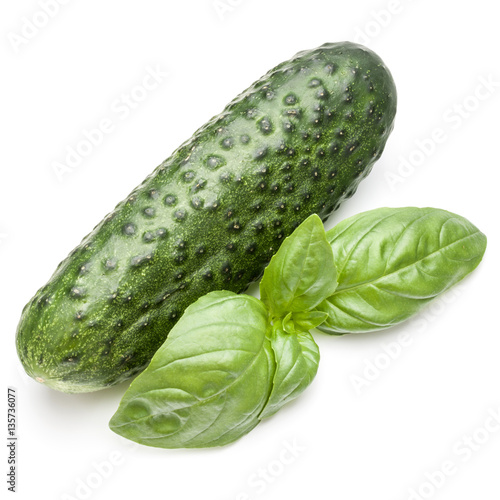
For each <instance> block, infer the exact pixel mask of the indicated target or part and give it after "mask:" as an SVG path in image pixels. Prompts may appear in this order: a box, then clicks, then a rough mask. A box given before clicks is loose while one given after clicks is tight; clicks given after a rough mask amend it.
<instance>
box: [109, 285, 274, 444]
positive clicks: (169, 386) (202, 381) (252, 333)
mask: <svg viewBox="0 0 500 500" xmlns="http://www.w3.org/2000/svg"><path fill="white" fill-rule="evenodd" d="M267 320H268V311H267V310H266V308H265V307H264V305H263V304H262V302H261V301H259V300H258V299H256V298H255V297H251V296H248V295H236V294H234V293H232V292H227V291H217V292H212V293H209V294H207V295H205V296H203V297H201V298H200V299H198V300H197V301H196V302H195V303H193V304H192V305H190V306H189V307H188V308H187V309H186V311H185V313H184V314H183V316H182V317H181V319H180V320H179V321H178V323H177V324H176V325H175V326H174V328H173V329H172V330H171V331H170V333H169V336H168V338H167V340H166V341H165V343H164V344H163V345H162V346H161V347H160V349H159V350H158V351H157V352H156V354H155V355H154V357H153V359H152V361H151V363H150V365H149V366H148V368H147V369H146V370H145V371H144V372H143V373H142V374H141V375H139V376H138V377H137V378H136V379H135V380H134V381H133V382H132V384H131V385H130V387H129V389H128V390H127V392H126V393H125V395H124V396H123V399H122V401H121V403H120V406H119V408H118V410H117V412H116V413H115V415H114V416H113V417H112V419H111V421H110V428H111V429H112V430H113V431H114V432H116V433H117V434H120V435H121V436H124V437H126V438H128V439H131V440H132V441H136V442H137V443H141V444H145V445H149V446H156V447H161V448H179V447H183V448H195V447H207V446H218V445H223V444H227V443H230V442H232V441H234V440H236V439H238V438H239V437H241V436H242V435H244V434H246V433H247V432H249V431H250V430H251V429H252V428H253V427H255V426H256V425H257V424H258V422H259V419H258V416H259V414H260V412H261V411H262V409H263V407H264V405H265V404H266V402H267V400H268V397H269V394H270V391H271V383H272V379H273V374H274V369H275V361H274V354H273V351H272V348H271V343H270V340H269V338H268V337H267V335H266V329H267V328H268V322H267Z"/></svg>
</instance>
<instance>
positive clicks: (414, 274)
mask: <svg viewBox="0 0 500 500" xmlns="http://www.w3.org/2000/svg"><path fill="white" fill-rule="evenodd" d="M327 238H328V241H329V242H330V244H331V246H332V250H333V254H334V260H335V264H336V266H337V272H338V277H337V278H338V282H339V285H338V287H337V289H336V290H335V292H334V293H333V294H332V295H331V296H330V297H328V298H327V299H326V300H325V301H324V302H322V303H321V304H320V305H319V306H318V308H317V309H318V310H320V311H323V312H327V313H328V319H327V320H326V321H325V322H324V323H323V324H322V325H320V326H319V327H318V328H319V329H320V330H322V331H324V332H326V333H331V334H343V333H351V332H367V331H373V330H380V329H383V328H387V327H389V326H392V325H395V324H398V323H400V322H402V321H404V320H406V319H407V318H409V317H410V316H412V315H413V314H415V313H416V312H417V311H419V310H420V309H421V308H422V307H423V306H425V305H426V304H427V303H428V302H429V301H431V300H432V299H433V298H434V297H436V296H437V295H439V294H440V293H442V292H444V291H445V290H447V289H448V288H450V287H451V286H452V285H454V284H455V283H457V282H458V281H460V280H461V279H462V278H464V277H465V276H466V275H467V274H469V273H470V272H471V271H473V270H474V269H475V268H476V266H477V265H478V264H479V262H480V261H481V259H482V257H483V254H484V251H485V249H486V236H485V235H484V234H483V233H481V232H480V231H479V230H478V229H477V228H476V227H475V226H474V225H473V224H471V223H470V222H469V221H468V220H466V219H464V218H463V217H460V216H459V215H455V214H452V213H450V212H446V211H444V210H439V209H436V208H414V207H408V208H379V209H376V210H371V211H368V212H364V213H361V214H359V215H356V216H354V217H350V218H348V219H346V220H344V221H342V222H341V223H340V224H338V225H337V226H335V227H334V228H333V229H331V230H330V231H328V233H327Z"/></svg>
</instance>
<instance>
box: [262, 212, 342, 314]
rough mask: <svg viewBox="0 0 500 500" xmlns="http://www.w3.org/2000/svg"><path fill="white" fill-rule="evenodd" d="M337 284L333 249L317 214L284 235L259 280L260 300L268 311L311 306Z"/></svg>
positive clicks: (301, 309) (287, 311)
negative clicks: (285, 236) (289, 234)
mask: <svg viewBox="0 0 500 500" xmlns="http://www.w3.org/2000/svg"><path fill="white" fill-rule="evenodd" d="M336 286H337V282H336V270H335V266H334V263H333V255H332V249H331V248H330V245H329V244H328V241H327V240H326V235H325V229H324V227H323V224H322V223H321V219H320V218H319V217H318V216H317V215H312V216H310V217H308V218H307V219H306V220H305V221H304V222H303V223H302V224H301V225H300V226H299V227H297V229H295V231H294V232H293V233H292V234H291V236H289V237H288V238H286V239H285V241H284V242H283V243H282V245H281V247H280V249H279V250H278V252H277V253H276V255H274V257H273V258H272V259H271V262H270V263H269V265H268V266H267V268H266V270H265V271H264V276H263V278H262V281H261V283H260V297H261V300H262V301H263V302H264V303H265V304H266V305H267V306H268V308H269V309H270V311H271V314H272V315H274V316H277V317H283V316H285V315H286V314H287V313H289V312H298V311H305V310H308V309H312V308H313V307H315V306H317V305H318V304H319V303H320V302H321V301H323V300H324V299H325V298H326V297H328V296H329V295H331V294H332V293H333V292H334V290H335V288H336Z"/></svg>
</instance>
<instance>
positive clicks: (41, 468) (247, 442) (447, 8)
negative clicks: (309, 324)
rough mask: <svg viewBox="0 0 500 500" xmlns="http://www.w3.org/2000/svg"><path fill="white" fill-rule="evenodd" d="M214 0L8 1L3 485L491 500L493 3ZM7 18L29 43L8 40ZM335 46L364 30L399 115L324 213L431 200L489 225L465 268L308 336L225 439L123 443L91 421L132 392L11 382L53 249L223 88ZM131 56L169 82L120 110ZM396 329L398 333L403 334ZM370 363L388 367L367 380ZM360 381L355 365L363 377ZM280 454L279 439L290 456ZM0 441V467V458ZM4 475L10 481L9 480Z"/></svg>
mask: <svg viewBox="0 0 500 500" xmlns="http://www.w3.org/2000/svg"><path fill="white" fill-rule="evenodd" d="M58 5H59V4H58ZM218 5H219V9H217V8H216V6H215V5H214V2H213V1H212V0H196V1H194V0H192V1H186V2H181V1H180V0H177V1H173V2H167V1H165V0H144V1H141V2H139V1H129V0H107V1H98V0H85V1H83V0H81V1H77V0H73V1H71V0H70V1H68V0H66V5H59V10H58V12H57V13H54V14H53V17H51V18H50V19H49V20H48V22H47V23H46V25H45V26H43V27H39V28H37V27H35V29H34V30H33V28H32V29H31V32H29V28H26V23H27V21H26V20H25V19H24V18H26V19H27V20H28V21H30V20H34V19H36V21H37V23H38V24H43V21H44V19H43V15H40V12H41V8H40V5H39V3H38V2H37V1H35V0H18V1H16V2H2V7H1V13H0V19H1V40H2V42H1V44H0V53H1V58H2V59H1V60H2V77H1V80H0V87H1V89H0V99H1V107H0V109H1V117H2V119H1V127H2V128H1V139H2V147H1V151H0V155H1V160H0V175H1V181H0V182H1V183H0V186H1V193H0V203H1V210H0V234H1V246H0V266H1V273H2V274H1V280H0V287H1V292H0V293H1V296H0V304H1V308H2V309H1V312H2V313H1V323H0V324H1V330H2V331H1V339H2V340H1V342H2V349H1V352H2V362H1V365H2V368H3V369H5V371H6V375H5V377H4V387H5V392H4V396H3V397H2V398H1V399H2V402H1V403H0V404H1V405H2V406H1V407H2V408H3V411H0V413H2V414H4V417H3V419H0V427H1V428H2V429H3V430H2V431H1V432H0V435H6V427H7V424H6V409H7V401H6V387H7V386H13V387H16V388H17V392H18V435H19V441H18V449H17V452H18V461H19V462H18V471H19V473H18V492H17V498H20V499H23V500H24V499H30V500H31V499H35V498H36V499H38V500H45V499H56V500H64V499H65V500H68V499H76V498H78V499H81V498H89V499H110V498H122V499H136V498H155V499H157V498H160V499H170V498H175V499H195V498H204V499H207V500H236V499H239V500H243V499H259V500H265V499H273V500H276V499H278V500H279V499H287V500H295V499H304V498H316V499H330V498H331V499H334V498H335V499H336V498H339V499H340V498H341V499H349V500H351V499H353V500H364V499H367V498H369V499H370V500H406V499H410V498H412V499H413V500H415V499H417V500H418V499H419V498H435V499H440V500H448V499H450V500H469V499H471V498H481V499H484V500H489V499H496V500H498V499H499V498H500V479H499V474H498V471H499V465H500V428H499V426H498V425H497V426H496V427H491V426H490V427H489V429H490V430H489V431H488V430H485V427H484V426H485V424H486V423H488V422H490V421H489V420H488V418H489V415H490V414H492V413H494V412H496V414H497V415H498V414H499V412H500V395H499V387H498V386H499V382H500V362H499V352H500V337H499V334H500V332H499V327H498V320H497V317H498V312H499V309H500V306H499V294H498V285H497V283H498V282H499V280H500V273H499V264H498V255H499V253H500V252H499V245H500V242H499V231H498V227H499V223H498V220H499V219H498V215H499V213H498V212H499V211H498V197H499V195H498V189H499V187H498V186H499V184H498V178H499V176H498V170H499V166H500V165H499V160H498V158H499V156H498V146H499V144H498V143H499V136H500V135H499V132H500V130H499V128H500V127H499V116H500V106H499V103H500V58H499V49H500V35H499V30H498V19H499V12H498V10H497V11H496V12H495V9H496V6H495V3H494V2H491V1H490V0H476V1H474V2H456V1H453V0H441V1H439V2H436V1H434V2H433V1H431V0H413V1H410V0H399V1H397V0H363V1H357V2H333V1H326V0H322V1H320V0H307V1H300V2H299V1H296V0H293V1H292V0H287V1H285V0H280V1H270V0H239V1H238V0H222V1H220V2H219V3H218ZM37 16H38V17H37ZM27 30H28V31H27ZM23 32H24V33H25V34H26V33H28V32H29V33H28V34H29V36H30V37H31V38H29V39H28V38H24V41H23V38H21V37H23ZM341 40H352V41H358V42H363V43H364V44H365V45H368V46H369V47H370V48H372V49H373V50H375V51H376V52H377V53H378V54H379V55H380V56H381V57H382V58H383V59H384V61H385V63H386V64H387V66H388V67H389V68H390V69H391V71H392V73H393V76H394V79H395V81H396V85H397V88H398V95H399V107H398V114H397V120H396V127H395V130H394V132H393V134H392V136H391V138H390V139H389V142H388V144H387V148H386V151H385V153H384V155H383V157H382V159H381V160H380V161H379V162H378V163H377V164H376V166H375V167H374V170H373V172H372V174H371V175H370V176H369V177H368V178H367V179H366V180H364V181H363V183H362V184H361V186H360V188H359V190H358V192H357V193H356V195H355V196H354V197H353V198H352V199H351V200H349V201H348V202H346V203H345V204H344V205H343V206H342V208H341V209H340V210H339V211H338V212H337V213H335V214H334V216H333V217H332V218H331V219H330V221H329V223H328V227H331V226H332V225H333V224H334V223H335V222H336V221H340V220H342V219H343V218H345V217H347V216H350V215H353V214H356V213H358V212H361V211H363V210H368V209H372V208H376V207H380V206H394V207H396V206H408V205H416V206H434V207H439V208H444V209H447V210H450V211H453V212H456V213H459V214H461V215H463V216H465V217H467V218H468V219H469V220H471V221H472V222H473V223H474V224H476V225H477V226H478V227H479V228H480V229H481V230H482V231H483V232H484V233H485V234H486V235H487V236H488V249H487V251H486V255H485V258H484V260H483V262H482V263H481V265H480V266H479V268H478V269H477V270H476V271H475V272H474V273H473V274H472V275H471V276H469V277H468V278H467V279H466V280H464V281H463V283H461V284H460V285H459V286H458V287H457V288H456V289H455V290H453V291H451V292H449V294H448V295H447V296H446V297H445V298H444V299H438V301H437V302H436V303H435V304H434V305H433V306H431V307H429V308H428V309H426V310H425V312H424V313H422V314H420V315H419V316H418V318H417V319H415V320H414V321H411V322H409V323H406V324H405V325H403V326H400V327H397V328H393V329H391V330H387V331H385V332H382V333H377V334H365V335H358V336H346V337H340V338H335V337H328V336H326V335H316V340H317V342H318V344H319V347H320V349H321V355H322V359H321V364H320V369H319V372H318V375H317V378H316V380H315V381H314V383H313V385H312V386H311V387H310V388H309V390H308V391H307V392H306V393H304V394H303V395H302V396H301V397H300V398H299V399H298V400H297V401H296V402H294V403H293V404H291V405H289V406H288V407H286V408H285V409H283V410H282V411H281V412H280V413H278V414H277V415H276V416H274V417H273V418H272V419H270V420H269V421H266V422H264V423H263V424H261V425H259V426H258V427H257V428H256V429H255V430H254V431H252V432H251V433H250V434H249V435H247V436H246V437H244V438H243V439H241V440H240V441H238V442H236V443H235V444H233V445H230V446H227V447H225V448H220V449H212V450H194V451H186V450H174V451H169V450H161V449H153V448H151V449H150V448H146V447H141V446H138V445H136V446H130V445H128V444H127V441H126V440H124V439H122V438H120V437H118V436H116V435H115V434H113V433H112V432H111V431H110V430H109V429H108V427H107V424H108V420H109V418H110V417H111V415H112V414H113V413H114V411H115V409H116V407H117V405H118V402H119V400H120V397H121V395H122V394H123V392H124V391H125V389H126V384H125V385H121V386H119V387H115V388H112V389H110V390H106V391H101V392H99V393H93V394H83V395H66V394H62V393H57V392H55V391H52V390H51V389H48V388H46V387H43V386H42V385H40V384H37V383H36V382H34V381H32V380H31V379H30V378H28V377H27V376H26V375H24V373H23V371H22V368H21V367H20V364H19V362H18V360H17V356H16V352H15V345H14V337H15V329H16V325H17V322H18V320H19V316H20V313H21V309H22V307H23V305H24V304H25V303H26V302H27V301H28V300H29V299H30V297H31V296H32V295H33V294H34V293H35V291H36V290H37V289H38V288H39V287H40V286H41V285H43V284H44V283H45V282H46V280H47V279H48V278H49V277H50V275H51V273H52V272H53V270H54V269H55V267H56V265H57V264H58V263H59V261H60V260H62V259H63V258H64V257H65V256H66V255H67V253H68V252H69V251H70V250H71V249H72V248H73V247H74V246H75V245H76V244H78V243H79V241H80V239H81V238H82V237H83V236H84V235H85V234H87V233H88V232H89V231H90V230H91V229H92V227H93V226H94V225H95V224H96V223H97V222H99V220H100V219H101V218H102V217H103V216H104V215H105V214H106V213H108V212H109V211H110V210H112V209H113V207H114V206H115V205H116V203H117V202H118V201H120V200H121V199H122V198H123V197H125V196H126V195H127V194H128V193H129V192H130V191H131V190H132V188H133V187H135V186H136V185H137V184H138V183H139V182H141V181H142V180H143V178H145V177H146V175H148V174H149V173H150V172H151V171H152V169H153V168H154V167H155V166H156V165H157V164H159V163H160V162H161V161H162V160H163V159H164V158H166V157H167V156H168V155H169V154H170V153H171V152H172V151H173V150H174V149H175V148H176V147H177V146H178V145H179V144H180V143H181V142H183V141H184V140H186V139H187V138H189V137H190V135H191V134H192V133H193V132H194V130H195V129H197V128H198V127H199V126H200V125H202V124H203V123H204V122H205V121H206V120H208V119H209V118H210V117H212V116H213V115H215V114H217V113H219V112H220V111H221V110H222V109H223V107H224V106H225V104H226V103H227V102H228V101H229V100H231V99H232V98H233V97H234V96H235V95H236V94H238V93H239V92H240V91H242V90H243V89H245V88H246V87H247V86H248V85H250V84H251V83H252V82H253V81H254V80H256V79H257V78H258V77H260V76H261V75H262V74H264V73H265V72H266V71H267V70H268V69H270V68H271V67H273V66H274V65H276V64H277V63H279V62H281V61H282V60H285V59H288V58H290V57H291V56H293V55H294V54H295V53H296V52H297V51H299V50H303V49H309V48H314V47H316V46H318V45H320V44H322V43H324V42H334V41H341ZM147 67H151V68H155V67H159V68H160V69H161V71H164V72H168V76H166V77H163V79H162V82H161V83H160V84H158V86H157V88H156V89H154V90H150V91H148V92H147V95H146V96H145V98H144V100H143V101H142V102H140V103H139V104H137V106H136V107H135V109H133V110H130V114H128V115H127V116H125V114H126V111H125V110H123V109H122V111H121V112H120V113H119V112H118V111H117V108H116V99H120V98H121V95H122V94H123V93H130V92H131V90H132V89H134V87H136V86H137V85H138V84H140V83H141V81H142V79H143V78H144V76H145V75H146V72H147V69H146V68H147ZM488 80H489V81H490V84H488V85H489V86H490V87H491V88H490V89H489V90H488V89H487V87H485V85H484V81H488ZM482 82H483V83H482ZM476 93H477V94H478V96H480V99H478V98H477V97H476V96H475V94H476ZM105 118H108V119H110V120H111V121H112V123H113V125H114V128H113V131H112V132H110V133H109V134H106V136H105V138H104V140H103V142H102V144H101V145H99V146H97V147H95V148H94V150H93V151H92V152H91V154H89V155H88V156H87V157H86V158H85V159H84V160H83V161H82V162H81V164H80V165H78V166H77V167H75V168H74V169H73V171H71V172H67V173H65V174H64V175H62V177H61V178H60V179H58V177H57V176H56V174H55V172H54V170H53V164H54V162H58V161H59V162H62V161H64V157H65V154H66V150H67V147H68V146H72V147H75V146H76V145H77V143H78V142H79V141H81V140H82V139H83V137H84V136H83V134H84V131H85V130H90V129H92V128H95V127H97V126H98V124H99V122H100V121H101V120H102V119H105ZM435 129H441V135H440V137H441V139H440V143H439V144H435V143H431V141H432V137H433V134H434V135H436V134H437V135H438V136H439V132H437V133H436V132H435ZM419 144H420V145H419ZM422 144H423V145H424V146H422ZM422 148H424V149H425V150H426V151H425V152H422ZM419 151H420V152H419ZM405 162H408V163H409V166H408V164H406V167H404V166H403V164H404V163H405ZM401 335H406V336H407V337H406V342H405V345H403V346H402V345H401ZM398 345H399V346H400V347H398ZM388 350H392V352H393V355H392V356H393V359H390V358H389V357H388V354H386V351H388ZM388 359H390V362H387V360H388ZM384 362H385V364H384ZM370 364H377V365H378V366H379V367H380V366H382V365H383V368H382V369H381V368H373V367H372V369H371V372H369V371H368V372H367V371H366V370H368V368H367V367H368V366H369V365H370ZM365 372H366V373H365ZM366 376H368V377H369V378H370V379H371V380H367V379H366ZM355 377H358V382H359V380H360V379H361V378H363V377H365V384H364V385H363V386H362V388H361V389H360V390H357V389H356V387H355V384H354V383H353V380H355ZM490 423H491V422H490ZM467 436H472V441H471V442H470V443H468V444H467V441H464V440H466V439H467ZM478 442H480V443H481V444H478ZM287 446H288V447H292V448H294V449H295V452H294V453H291V452H289V451H288V452H286V451H284V450H286V449H287ZM2 448H3V450H4V451H3V452H2V453H0V463H1V464H2V467H1V468H0V470H2V477H3V478H5V475H4V474H6V472H7V451H8V450H7V448H6V446H5V445H4V446H2ZM112 461H113V462H114V463H113V464H111V462H112ZM103 462H107V463H108V465H107V464H103ZM444 462H448V467H449V468H450V469H451V471H452V472H451V473H449V474H448V475H446V476H443V475H442V474H439V473H436V471H438V470H440V469H442V467H443V463H444ZM99 464H101V465H99ZM109 464H111V465H109ZM445 467H446V466H445ZM111 468H112V470H111ZM97 469H99V472H98V471H97ZM447 471H448V472H450V470H449V469H447ZM431 476H432V477H433V478H434V479H433V481H434V483H435V484H439V486H433V485H432V484H431V480H430V479H429V477H431ZM426 483H427V484H426ZM0 487H1V489H2V490H4V491H6V489H7V484H6V482H4V479H2V484H1V485H0ZM412 490H414V491H415V492H416V494H415V495H414V494H412V493H411V491H412Z"/></svg>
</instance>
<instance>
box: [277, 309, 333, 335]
mask: <svg viewBox="0 0 500 500" xmlns="http://www.w3.org/2000/svg"><path fill="white" fill-rule="evenodd" d="M327 319H328V314H327V313H325V312H321V311H300V312H296V313H288V314H287V315H286V316H285V318H284V319H283V330H285V332H287V333H292V334H294V333H298V332H308V331H309V330H312V329H313V328H316V327H317V326H319V325H321V323H323V322H324V321H326V320H327Z"/></svg>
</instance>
